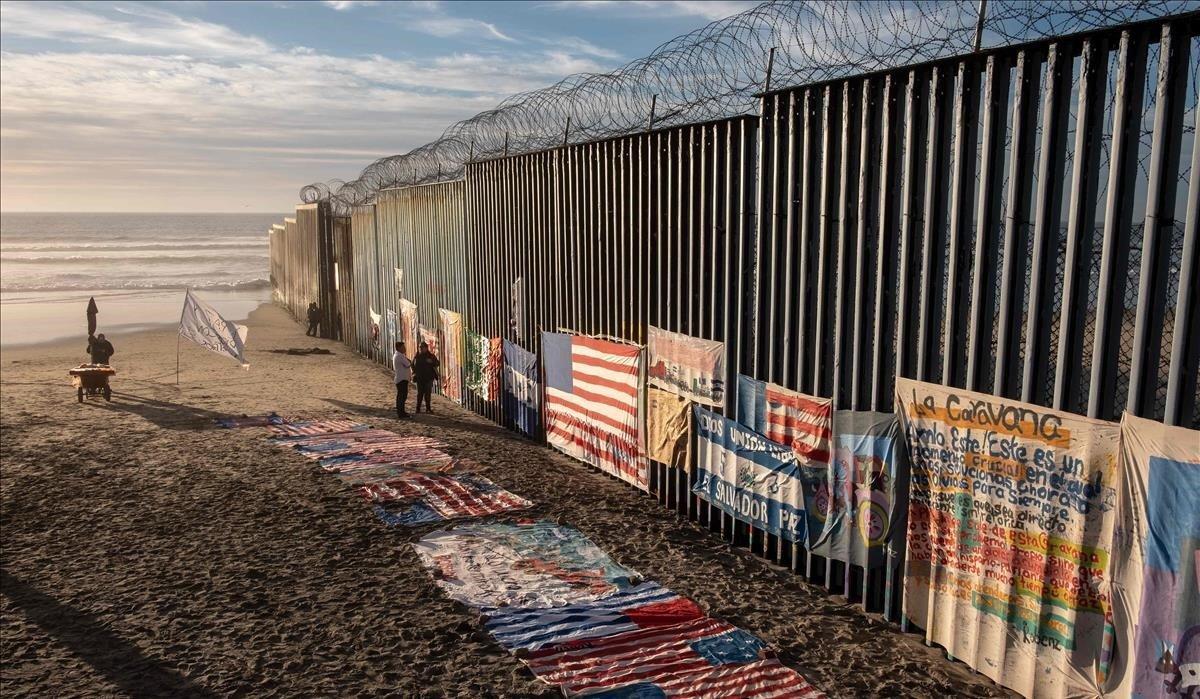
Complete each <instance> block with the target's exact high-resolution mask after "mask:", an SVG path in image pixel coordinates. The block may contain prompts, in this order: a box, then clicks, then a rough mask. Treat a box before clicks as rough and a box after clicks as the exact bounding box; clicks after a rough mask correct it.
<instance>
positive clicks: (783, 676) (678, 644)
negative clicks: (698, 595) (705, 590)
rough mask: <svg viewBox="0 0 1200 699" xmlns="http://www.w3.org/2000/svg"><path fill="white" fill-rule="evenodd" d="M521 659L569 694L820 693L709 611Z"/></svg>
mask: <svg viewBox="0 0 1200 699" xmlns="http://www.w3.org/2000/svg"><path fill="white" fill-rule="evenodd" d="M522 660H524V661H525V663H526V664H527V665H528V666H529V669H530V670H531V671H533V674H535V675H537V677H538V678H539V679H541V680H544V681H546V682H548V683H550V684H557V685H559V688H560V689H561V690H562V692H563V693H564V694H565V695H567V696H580V695H587V696H592V695H598V696H607V697H706V698H707V697H819V696H822V695H821V693H820V692H818V691H817V690H816V689H814V688H813V687H812V686H811V685H809V684H808V683H807V682H806V681H805V680H804V678H803V677H802V676H801V675H800V673H798V672H796V671H795V670H792V669H790V668H787V667H785V666H784V665H783V664H782V663H780V662H779V661H778V660H776V659H774V658H773V657H771V656H770V653H769V651H768V650H767V648H766V644H765V643H763V641H762V640H760V639H759V638H758V637H756V636H754V635H753V634H750V633H748V632H746V631H743V630H742V629H739V628H737V627H736V626H733V625H731V624H727V623H725V622H723V621H719V620H717V619H712V618H710V617H700V618H697V619H692V620H689V621H685V622H683V623H679V624H672V625H670V626H660V627H652V628H647V629H638V630H636V631H628V632H625V633H619V634H615V635H612V636H604V637H601V638H595V639H585V640H580V641H571V642H568V643H563V644H559V645H555V646H549V647H545V648H542V649H539V650H535V651H531V652H529V653H528V654H525V655H524V656H523V657H522Z"/></svg>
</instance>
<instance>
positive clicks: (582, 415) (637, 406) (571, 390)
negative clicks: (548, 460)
mask: <svg viewBox="0 0 1200 699" xmlns="http://www.w3.org/2000/svg"><path fill="white" fill-rule="evenodd" d="M542 363H543V367H544V369H545V391H546V395H545V400H546V436H547V439H548V441H549V442H550V444H552V445H554V446H555V447H556V448H558V449H559V450H560V451H562V452H563V453H564V454H567V455H568V456H573V457H575V458H576V459H579V460H581V461H584V462H586V463H589V464H591V465H593V466H596V467H598V468H599V469H601V470H602V471H604V472H606V473H609V474H611V475H614V476H617V477H618V478H621V479H622V480H625V481H628V482H630V483H632V484H634V485H636V486H637V487H639V488H641V489H642V490H648V489H649V481H648V479H647V461H646V455H645V452H644V449H643V446H642V427H641V425H642V416H641V398H640V395H639V388H640V384H641V365H642V364H641V363H642V351H641V348H639V347H634V346H631V345H622V344H618V343H616V342H608V341H606V340H597V339H595V338H591V337H582V336H579V335H567V334H564V333H548V332H544V333H542Z"/></svg>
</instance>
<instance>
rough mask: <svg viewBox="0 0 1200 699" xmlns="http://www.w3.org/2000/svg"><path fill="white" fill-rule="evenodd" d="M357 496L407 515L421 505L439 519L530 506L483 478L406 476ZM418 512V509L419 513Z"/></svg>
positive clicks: (366, 488) (370, 487)
mask: <svg viewBox="0 0 1200 699" xmlns="http://www.w3.org/2000/svg"><path fill="white" fill-rule="evenodd" d="M359 493H360V494H361V495H362V496H363V497H364V498H366V499H367V500H369V501H371V502H375V503H378V504H379V505H382V506H383V507H384V508H385V509H387V510H389V511H390V510H392V509H393V507H392V504H394V503H400V504H397V505H395V508H396V509H399V510H401V511H407V510H409V509H412V507H413V506H414V505H422V506H423V508H428V509H429V510H431V511H432V512H434V513H436V514H437V515H438V517H439V518H441V519H444V520H445V519H459V518H462V517H486V516H488V515H494V514H500V513H503V512H512V511H516V510H523V509H526V508H529V507H532V506H533V503H531V502H529V501H528V500H526V499H524V498H522V497H518V496H516V495H514V494H512V493H510V492H508V491H507V490H505V489H503V488H501V487H500V486H498V485H496V484H495V483H493V482H491V481H490V480H488V479H486V478H484V477H483V476H476V475H471V474H463V475H457V476H447V475H440V474H427V473H408V474H405V475H404V476H401V477H400V478H395V479H392V480H390V481H385V482H383V483H375V484H370V485H364V486H362V487H361V488H359ZM423 508H422V509H423Z"/></svg>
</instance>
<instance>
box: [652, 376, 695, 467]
mask: <svg viewBox="0 0 1200 699" xmlns="http://www.w3.org/2000/svg"><path fill="white" fill-rule="evenodd" d="M691 427H692V402H691V401H690V400H688V399H687V398H685V397H683V396H680V395H676V394H674V393H670V392H667V391H662V390H659V389H657V388H654V387H647V388H646V455H647V456H649V457H650V458H651V459H653V460H655V461H657V462H659V463H662V464H667V465H668V466H672V467H674V468H678V469H683V470H685V471H687V470H690V469H691V462H690V460H689V459H688V447H689V442H690V441H691V434H692V429H691Z"/></svg>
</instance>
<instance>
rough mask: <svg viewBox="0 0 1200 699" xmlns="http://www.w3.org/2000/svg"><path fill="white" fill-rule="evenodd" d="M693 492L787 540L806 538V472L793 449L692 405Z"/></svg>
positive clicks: (742, 519)
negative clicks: (693, 422)
mask: <svg viewBox="0 0 1200 699" xmlns="http://www.w3.org/2000/svg"><path fill="white" fill-rule="evenodd" d="M692 414H693V415H694V417H695V424H694V428H695V430H696V468H697V471H698V474H697V475H698V477H697V479H696V485H695V486H693V487H692V492H694V493H696V494H697V495H699V496H700V497H701V498H703V499H704V500H706V501H707V502H710V503H712V504H713V505H716V506H717V508H719V509H720V510H721V511H722V512H725V513H728V514H730V515H732V516H733V517H735V518H736V519H738V520H740V521H742V522H746V523H748V524H750V525H752V526H754V527H757V528H758V529H761V530H763V531H766V532H769V533H771V534H774V535H776V536H780V537H783V538H784V539H786V540H788V541H800V542H803V541H806V540H807V527H808V524H807V518H806V516H805V502H804V487H803V483H802V480H801V479H802V477H803V475H802V473H801V469H800V466H799V464H798V463H797V461H796V455H795V454H794V453H793V452H792V450H791V449H788V448H787V447H785V446H782V445H780V444H776V443H774V442H772V441H771V440H769V439H767V438H766V437H764V436H763V435H761V434H759V433H757V432H755V431H754V430H751V429H748V428H746V427H744V426H742V425H739V424H738V423H736V422H734V421H733V420H730V419H729V418H726V417H723V416H722V415H719V414H717V413H715V412H713V411H711V410H709V409H707V408H704V407H702V406H699V405H697V406H694V407H693V408H692Z"/></svg>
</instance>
